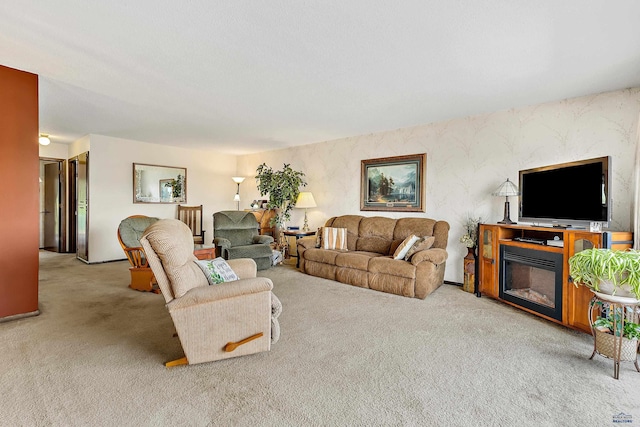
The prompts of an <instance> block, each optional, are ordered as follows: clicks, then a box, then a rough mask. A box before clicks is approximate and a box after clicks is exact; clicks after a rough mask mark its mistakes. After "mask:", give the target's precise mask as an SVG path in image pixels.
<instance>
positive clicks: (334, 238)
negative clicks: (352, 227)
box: [322, 227, 347, 251]
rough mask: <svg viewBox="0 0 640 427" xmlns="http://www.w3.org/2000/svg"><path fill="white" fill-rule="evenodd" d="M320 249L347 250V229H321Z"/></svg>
mask: <svg viewBox="0 0 640 427" xmlns="http://www.w3.org/2000/svg"><path fill="white" fill-rule="evenodd" d="M322 248H323V249H337V250H342V251H346V250H347V229H346V228H336V227H324V228H323V229H322Z"/></svg>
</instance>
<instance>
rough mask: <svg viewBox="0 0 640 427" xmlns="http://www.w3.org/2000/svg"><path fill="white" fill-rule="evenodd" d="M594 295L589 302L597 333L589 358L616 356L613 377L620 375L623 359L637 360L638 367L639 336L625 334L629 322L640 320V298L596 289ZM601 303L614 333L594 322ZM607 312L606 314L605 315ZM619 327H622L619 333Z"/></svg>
mask: <svg viewBox="0 0 640 427" xmlns="http://www.w3.org/2000/svg"><path fill="white" fill-rule="evenodd" d="M593 293H594V296H593V299H592V300H591V302H590V303H589V322H590V324H591V333H592V334H593V353H592V354H591V357H590V358H589V359H593V356H595V355H596V353H597V354H599V355H601V356H604V357H606V358H609V359H613V378H615V379H618V377H619V375H620V362H621V361H623V362H633V363H634V365H635V367H636V370H637V371H638V372H640V367H638V340H630V339H628V338H626V337H624V333H623V331H624V324H625V322H633V323H638V317H639V314H638V313H639V310H640V300H637V299H634V298H626V297H618V296H612V295H607V294H603V293H600V292H595V291H593ZM598 307H600V314H601V317H607V318H609V319H610V320H611V322H612V330H613V333H609V332H608V331H606V330H604V331H603V330H600V329H598V328H597V327H595V326H594V322H595V315H596V314H597V311H598ZM603 314H604V316H603ZM616 331H618V332H617V333H616Z"/></svg>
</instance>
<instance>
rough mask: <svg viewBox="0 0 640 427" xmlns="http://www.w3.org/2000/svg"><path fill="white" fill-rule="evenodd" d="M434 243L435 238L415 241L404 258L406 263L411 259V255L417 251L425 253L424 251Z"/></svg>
mask: <svg viewBox="0 0 640 427" xmlns="http://www.w3.org/2000/svg"><path fill="white" fill-rule="evenodd" d="M435 241H436V238H435V237H434V236H424V237H420V238H419V239H418V240H416V242H415V243H414V244H413V246H411V248H410V249H409V251H408V252H407V253H406V255H405V256H404V259H405V260H406V261H409V260H410V259H411V257H412V256H413V254H415V253H416V252H418V251H425V250H427V249H429V248H431V246H433V242H435Z"/></svg>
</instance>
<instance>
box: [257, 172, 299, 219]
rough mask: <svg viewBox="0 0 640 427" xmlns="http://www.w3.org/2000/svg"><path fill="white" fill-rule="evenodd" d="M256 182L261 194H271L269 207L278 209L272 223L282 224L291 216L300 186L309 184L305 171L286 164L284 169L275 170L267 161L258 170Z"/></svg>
mask: <svg viewBox="0 0 640 427" xmlns="http://www.w3.org/2000/svg"><path fill="white" fill-rule="evenodd" d="M256 173H257V175H256V177H255V178H256V182H257V184H258V191H260V195H261V196H265V195H267V194H268V195H269V199H268V203H267V208H268V209H277V211H276V216H275V217H274V218H272V219H271V225H274V224H278V225H280V226H282V225H283V224H284V223H285V222H287V221H288V220H289V218H290V217H291V209H293V206H294V205H295V202H296V200H297V199H298V194H300V187H304V186H306V185H307V182H306V181H305V179H304V177H305V175H304V173H303V172H300V171H296V170H293V169H292V168H291V166H290V165H288V164H286V163H285V164H284V167H283V168H282V170H279V171H275V170H273V168H271V166H267V165H266V164H265V163H263V164H261V165H260V166H258V169H257V170H256Z"/></svg>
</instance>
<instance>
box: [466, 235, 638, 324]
mask: <svg viewBox="0 0 640 427" xmlns="http://www.w3.org/2000/svg"><path fill="white" fill-rule="evenodd" d="M516 238H517V239H522V240H525V241H522V240H521V241H518V240H515V239H516ZM554 238H555V239H556V240H555V245H556V246H552V245H546V244H545V245H542V244H538V243H533V241H536V240H542V241H545V242H546V241H547V240H554ZM632 239H633V235H632V233H630V232H626V231H603V232H591V231H586V230H577V229H565V228H562V229H558V228H552V227H536V226H528V225H519V224H514V225H504V224H480V232H479V235H478V245H479V246H478V248H479V251H478V292H479V294H478V296H480V294H483V295H486V296H489V297H491V298H495V299H497V300H499V301H502V302H504V303H506V304H509V305H512V306H514V307H518V308H520V309H522V310H525V311H527V312H529V313H533V314H535V315H537V316H540V317H543V318H545V319H548V320H550V321H552V322H555V323H559V324H562V325H565V326H568V327H570V328H573V329H578V330H581V331H584V332H587V333H589V334H590V333H591V327H590V324H589V318H588V317H589V316H588V311H589V301H591V298H592V297H593V294H592V292H591V291H590V290H589V289H587V288H586V287H584V286H578V287H576V286H575V285H574V284H573V283H571V282H569V264H568V262H569V258H571V257H572V256H573V255H574V254H575V253H576V252H580V251H582V250H585V249H589V248H593V247H595V248H612V249H618V250H624V249H628V248H630V247H631V245H632V243H633V240H632ZM526 240H531V241H532V242H527V241H526ZM500 245H508V246H515V247H522V248H529V249H534V250H537V251H542V252H554V253H561V254H562V264H563V266H562V321H559V320H556V319H553V318H551V317H548V316H546V315H543V314H540V313H538V312H536V311H535V310H531V309H528V308H525V307H522V306H520V305H518V304H514V303H512V302H509V301H505V300H504V299H501V298H500V263H501V260H500Z"/></svg>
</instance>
